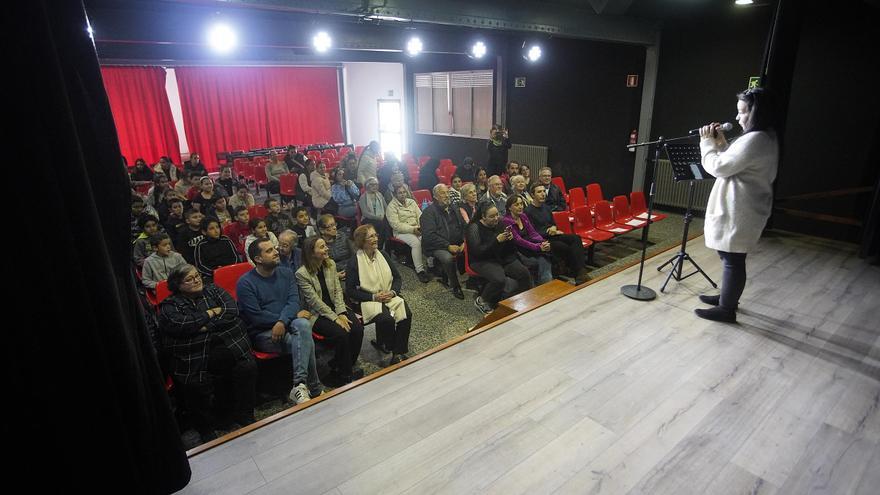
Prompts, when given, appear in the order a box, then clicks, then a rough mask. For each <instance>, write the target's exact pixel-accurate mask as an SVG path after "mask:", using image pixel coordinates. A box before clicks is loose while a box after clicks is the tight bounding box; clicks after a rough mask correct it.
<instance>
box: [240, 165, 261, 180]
mask: <svg viewBox="0 0 880 495" xmlns="http://www.w3.org/2000/svg"><path fill="white" fill-rule="evenodd" d="M258 166H259V165H257V164H256V163H253V162H246V163H245V164H244V170H242V172H244V173H243V174H242V175H244V178H245V179H248V180H254V169H255V168H257V167H258Z"/></svg>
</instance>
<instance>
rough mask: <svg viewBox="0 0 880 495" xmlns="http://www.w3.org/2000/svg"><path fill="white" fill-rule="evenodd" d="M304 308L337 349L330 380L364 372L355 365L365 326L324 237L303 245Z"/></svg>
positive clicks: (334, 383)
mask: <svg viewBox="0 0 880 495" xmlns="http://www.w3.org/2000/svg"><path fill="white" fill-rule="evenodd" d="M296 281H297V283H298V284H299V291H300V294H301V295H302V299H303V301H304V303H303V309H305V310H307V311H308V312H309V313H311V318H310V319H309V320H310V321H311V323H312V325H313V326H312V331H313V332H315V333H317V334H318V335H322V336H323V337H324V338H325V339H326V342H327V343H328V344H330V345H331V346H332V347H333V348H334V349H335V351H336V355H335V356H334V357H333V359H332V360H331V361H330V363H329V364H330V369H331V375H330V377H329V380H328V381H327V383H328V384H329V385H331V386H335V387H338V386H342V385H345V384H348V383H350V382H351V381H352V380H357V379H358V378H361V377H363V376H364V372H363V370H361V369H359V368H357V367H355V363H357V359H358V355H359V354H360V352H361V343H362V342H363V340H364V327H363V325H361V323H360V322H359V321H358V319H357V317H356V316H355V314H354V312H352V311H349V310H348V309H347V308H346V307H345V301H344V298H343V290H342V285H341V284H340V282H339V274H338V273H337V271H336V263H335V262H334V261H333V260H332V259H330V249H329V248H328V247H327V243H326V242H324V239H322V238H320V237H309V238H308V239H306V240H305V244H304V247H303V264H302V266H300V267H299V269H298V270H297V271H296Z"/></svg>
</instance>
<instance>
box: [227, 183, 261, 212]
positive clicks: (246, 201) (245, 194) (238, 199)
mask: <svg viewBox="0 0 880 495" xmlns="http://www.w3.org/2000/svg"><path fill="white" fill-rule="evenodd" d="M255 204H256V202H255V201H254V195H253V194H251V192H250V191H249V190H248V186H247V184H244V183H241V184H239V185H238V187H237V188H236V189H235V196H232V197H230V198H229V206H231V207H232V208H233V210H235V209H238V207H239V206H244V207H245V208H248V207H250V206H254V205H255Z"/></svg>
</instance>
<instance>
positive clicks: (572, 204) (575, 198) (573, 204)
mask: <svg viewBox="0 0 880 495" xmlns="http://www.w3.org/2000/svg"><path fill="white" fill-rule="evenodd" d="M586 204H587V198H586V197H585V196H584V190H583V189H581V188H580V187H573V188H571V189H570V190H569V191H568V208H569V209H570V210H574V209H575V208H580V207H581V206H586Z"/></svg>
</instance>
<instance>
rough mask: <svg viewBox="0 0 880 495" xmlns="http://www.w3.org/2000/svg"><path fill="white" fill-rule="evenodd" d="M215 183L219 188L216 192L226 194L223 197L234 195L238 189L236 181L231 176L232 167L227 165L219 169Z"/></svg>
mask: <svg viewBox="0 0 880 495" xmlns="http://www.w3.org/2000/svg"><path fill="white" fill-rule="evenodd" d="M217 183H218V184H220V186H221V187H220V188H218V192H221V193H226V194H224V196H227V197H232V196H233V195H235V192H236V190H237V189H238V181H237V180H235V177H233V176H232V167H230V166H229V165H224V166H222V167H220V178H219V179H217ZM220 189H222V191H221V190H220Z"/></svg>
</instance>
